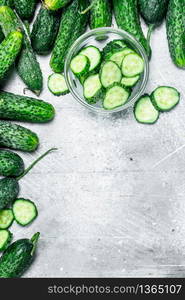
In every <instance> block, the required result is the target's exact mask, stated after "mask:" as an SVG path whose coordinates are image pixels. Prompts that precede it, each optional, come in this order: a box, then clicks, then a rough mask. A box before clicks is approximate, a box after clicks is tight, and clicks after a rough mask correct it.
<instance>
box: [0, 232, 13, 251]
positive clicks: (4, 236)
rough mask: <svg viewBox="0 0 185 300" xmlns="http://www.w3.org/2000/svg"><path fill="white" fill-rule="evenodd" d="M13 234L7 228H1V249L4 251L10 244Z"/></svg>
mask: <svg viewBox="0 0 185 300" xmlns="http://www.w3.org/2000/svg"><path fill="white" fill-rule="evenodd" d="M12 237H13V234H12V233H11V232H10V231H9V230H6V229H0V251H4V250H5V249H6V248H7V247H8V246H9V244H10V242H11V240H12Z"/></svg>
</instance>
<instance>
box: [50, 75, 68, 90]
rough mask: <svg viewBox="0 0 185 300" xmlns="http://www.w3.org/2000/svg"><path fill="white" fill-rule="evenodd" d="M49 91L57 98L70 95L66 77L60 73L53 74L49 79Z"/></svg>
mask: <svg viewBox="0 0 185 300" xmlns="http://www.w3.org/2000/svg"><path fill="white" fill-rule="evenodd" d="M48 89H49V90H50V92H51V93H52V94H53V95H55V96H61V95H66V94H68V93H69V89H68V87H67V84H66V81H65V77H64V75H62V74H58V73H53V74H51V75H50V76H49V77H48Z"/></svg>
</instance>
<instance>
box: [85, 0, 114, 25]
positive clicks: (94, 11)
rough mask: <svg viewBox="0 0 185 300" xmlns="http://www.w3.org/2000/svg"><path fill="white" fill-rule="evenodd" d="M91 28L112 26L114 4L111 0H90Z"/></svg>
mask: <svg viewBox="0 0 185 300" xmlns="http://www.w3.org/2000/svg"><path fill="white" fill-rule="evenodd" d="M90 3H91V4H92V5H93V6H92V8H91V10H90V28H91V29H95V28H99V27H110V26H111V24H112V6H111V2H110V0H90Z"/></svg>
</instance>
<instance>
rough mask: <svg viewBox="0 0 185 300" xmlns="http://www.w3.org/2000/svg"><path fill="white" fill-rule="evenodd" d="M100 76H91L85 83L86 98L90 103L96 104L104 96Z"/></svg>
mask: <svg viewBox="0 0 185 300" xmlns="http://www.w3.org/2000/svg"><path fill="white" fill-rule="evenodd" d="M102 93H103V91H102V85H101V82H100V78H99V74H95V75H91V76H89V77H88V78H87V79H86V80H85V81H84V97H85V99H86V100H87V102H88V103H96V102H97V101H99V100H100V97H101V96H102Z"/></svg>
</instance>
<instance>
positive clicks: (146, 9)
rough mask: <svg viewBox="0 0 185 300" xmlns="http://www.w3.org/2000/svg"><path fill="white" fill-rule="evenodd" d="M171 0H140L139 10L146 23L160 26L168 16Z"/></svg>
mask: <svg viewBox="0 0 185 300" xmlns="http://www.w3.org/2000/svg"><path fill="white" fill-rule="evenodd" d="M168 2H169V0H138V5H139V11H140V14H141V16H142V17H143V19H144V20H145V22H146V24H148V25H150V24H151V25H154V26H155V27H156V26H159V25H160V24H161V23H162V21H163V20H164V18H165V16H166V12H167V9H168Z"/></svg>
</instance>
